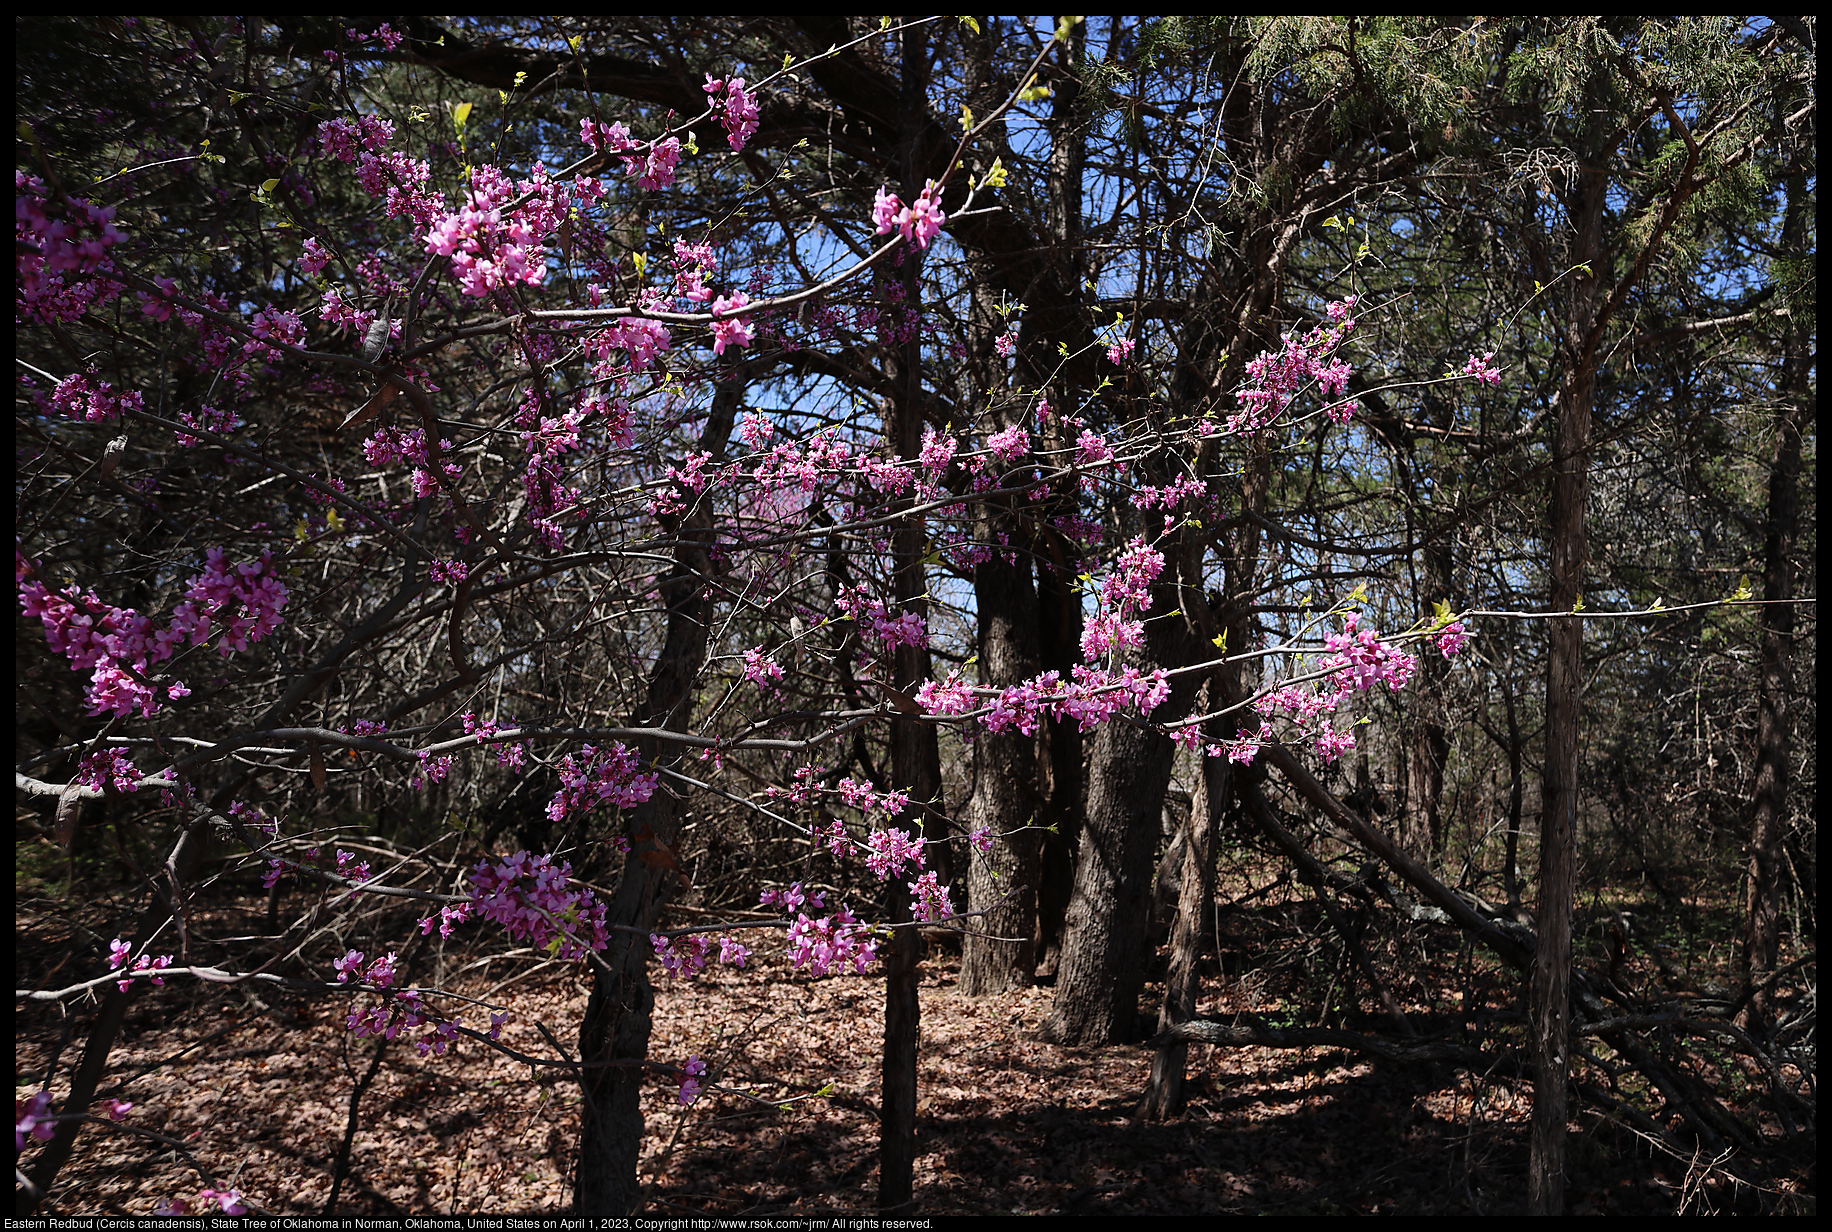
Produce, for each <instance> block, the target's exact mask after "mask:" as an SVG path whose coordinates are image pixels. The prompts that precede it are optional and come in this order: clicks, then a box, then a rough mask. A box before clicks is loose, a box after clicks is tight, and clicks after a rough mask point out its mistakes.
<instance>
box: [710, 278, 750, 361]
mask: <svg viewBox="0 0 1832 1232" xmlns="http://www.w3.org/2000/svg"><path fill="white" fill-rule="evenodd" d="M750 302H751V297H750V296H748V295H746V294H745V293H744V292H742V291H733V292H732V293H731V294H730V295H721V296H720V297H719V298H718V299H715V300H714V301H713V302H712V315H713V322H712V353H713V354H714V355H723V354H725V348H726V347H728V346H738V347H747V346H749V345H751V325H750V320H749V318H747V317H732V316H731V315H730V314H731V313H734V312H742V311H743V310H744V308H745V306H746V305H747V304H749V303H750Z"/></svg>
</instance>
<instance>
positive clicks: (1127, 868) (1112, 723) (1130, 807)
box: [1041, 535, 1196, 1044]
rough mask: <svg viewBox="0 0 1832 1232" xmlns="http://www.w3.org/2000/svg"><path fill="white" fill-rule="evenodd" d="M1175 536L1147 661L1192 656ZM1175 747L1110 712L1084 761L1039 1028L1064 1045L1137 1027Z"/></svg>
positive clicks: (1117, 1038)
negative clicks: (1078, 819) (1052, 986)
mask: <svg viewBox="0 0 1832 1232" xmlns="http://www.w3.org/2000/svg"><path fill="white" fill-rule="evenodd" d="M1178 538H1179V536H1177V535H1173V536H1167V537H1166V539H1165V540H1163V541H1161V542H1162V544H1163V547H1164V549H1165V569H1164V574H1163V575H1160V578H1159V580H1158V582H1156V583H1154V584H1153V586H1152V591H1151V593H1152V605H1151V610H1150V611H1149V612H1148V613H1147V616H1146V621H1145V655H1146V663H1147V666H1165V667H1176V666H1179V665H1181V664H1183V663H1187V662H1189V661H1190V659H1189V655H1190V645H1189V643H1190V641H1191V639H1190V637H1189V635H1188V632H1187V630H1186V627H1185V625H1184V623H1183V622H1184V617H1183V616H1181V615H1172V613H1173V612H1176V611H1180V610H1188V607H1189V606H1190V605H1188V604H1185V603H1183V602H1181V601H1180V600H1181V598H1182V594H1181V592H1182V587H1181V586H1180V585H1178V579H1179V578H1180V576H1181V573H1182V562H1181V561H1180V559H1179V557H1180V555H1181V553H1180V551H1179V549H1178V543H1177V542H1176V541H1177V540H1178ZM1195 686H1196V682H1195V680H1194V679H1193V678H1192V677H1190V676H1183V677H1177V678H1173V681H1172V686H1171V691H1170V695H1169V696H1168V697H1167V698H1166V699H1165V700H1164V702H1163V703H1162V704H1161V705H1160V706H1159V707H1158V708H1157V709H1156V710H1154V711H1153V712H1152V714H1151V718H1152V719H1153V720H1155V721H1157V722H1164V721H1166V720H1171V719H1176V718H1180V717H1182V716H1183V715H1184V714H1186V713H1187V712H1188V710H1189V704H1190V701H1191V699H1192V696H1193V694H1194V692H1195ZM1175 752H1176V746H1175V745H1174V744H1172V743H1171V739H1170V737H1169V736H1166V735H1164V734H1163V733H1162V732H1159V731H1155V730H1153V729H1152V728H1150V727H1146V726H1143V725H1140V724H1137V723H1134V722H1129V721H1127V720H1126V719H1124V718H1121V717H1119V716H1115V717H1114V718H1111V719H1109V720H1107V721H1106V722H1105V723H1102V724H1101V725H1100V728H1099V730H1098V731H1097V732H1096V733H1095V736H1094V748H1093V750H1092V751H1091V752H1090V754H1089V759H1088V760H1089V764H1088V808H1087V816H1086V820H1085V822H1084V824H1083V828H1082V836H1081V855H1080V857H1079V859H1077V860H1076V863H1075V889H1074V895H1073V897H1072V898H1071V899H1070V900H1069V909H1068V915H1067V921H1066V927H1065V929H1064V937H1063V949H1062V966H1061V968H1060V970H1059V971H1058V972H1057V984H1056V999H1055V1002H1054V1004H1053V1005H1052V1006H1051V1008H1050V1015H1049V1017H1048V1018H1047V1019H1045V1021H1044V1023H1043V1026H1042V1028H1041V1030H1042V1033H1043V1035H1044V1036H1045V1037H1046V1038H1048V1039H1052V1040H1055V1041H1056V1042H1058V1043H1063V1044H1105V1043H1123V1042H1125V1041H1127V1040H1129V1039H1131V1038H1132V1037H1133V1035H1134V1032H1135V1030H1136V1027H1137V1018H1138V1008H1139V991H1140V989H1141V988H1142V987H1143V986H1144V983H1145V964H1146V960H1147V958H1148V957H1149V955H1148V953H1147V946H1146V940H1147V937H1148V935H1149V931H1150V926H1151V891H1152V872H1153V870H1154V869H1155V867H1156V858H1157V845H1158V834H1159V830H1160V827H1161V824H1162V823H1161V820H1160V819H1161V817H1162V815H1163V811H1164V793H1165V790H1166V789H1167V788H1168V787H1169V786H1170V769H1171V762H1172V759H1173V755H1174V754H1175Z"/></svg>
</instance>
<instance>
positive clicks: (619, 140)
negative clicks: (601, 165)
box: [579, 119, 681, 190]
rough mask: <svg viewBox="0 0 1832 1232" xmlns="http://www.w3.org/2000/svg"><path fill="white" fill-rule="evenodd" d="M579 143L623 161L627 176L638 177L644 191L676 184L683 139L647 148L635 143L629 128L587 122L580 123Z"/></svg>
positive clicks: (652, 144)
mask: <svg viewBox="0 0 1832 1232" xmlns="http://www.w3.org/2000/svg"><path fill="white" fill-rule="evenodd" d="M579 140H580V141H582V142H584V143H585V145H586V146H587V147H588V148H589V149H591V150H592V151H593V152H595V153H599V154H614V155H616V156H617V157H618V158H620V159H622V160H623V173H624V174H625V175H634V176H635V177H636V183H637V184H638V185H639V186H640V187H643V188H647V189H650V190H654V189H658V188H667V187H668V186H669V185H671V184H673V183H674V169H675V167H676V166H677V165H678V164H679V163H680V161H681V143H680V140H679V138H676V137H667V138H664V139H663V140H661V141H652V142H650V143H649V144H648V146H647V147H644V145H643V144H642V143H641V142H639V141H635V140H632V139H631V137H630V129H629V126H628V125H627V124H622V123H618V124H604V123H601V122H599V121H597V120H592V119H585V120H581V121H579ZM645 149H646V152H641V151H644V150H645Z"/></svg>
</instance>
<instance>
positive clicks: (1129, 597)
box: [1081, 537, 1164, 659]
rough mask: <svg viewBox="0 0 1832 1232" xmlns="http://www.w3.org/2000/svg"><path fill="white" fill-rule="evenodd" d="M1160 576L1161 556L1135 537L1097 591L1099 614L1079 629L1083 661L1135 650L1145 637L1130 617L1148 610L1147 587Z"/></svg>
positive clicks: (1143, 628) (1138, 625)
mask: <svg viewBox="0 0 1832 1232" xmlns="http://www.w3.org/2000/svg"><path fill="white" fill-rule="evenodd" d="M1162 572H1164V554H1163V553H1162V552H1160V551H1158V550H1157V549H1156V548H1154V547H1152V546H1151V545H1150V544H1149V543H1147V542H1145V540H1144V539H1143V538H1142V537H1135V538H1134V539H1133V540H1132V542H1131V543H1129V544H1127V545H1126V551H1125V552H1124V553H1122V554H1121V555H1120V558H1119V559H1118V560H1117V561H1115V562H1114V563H1113V568H1112V569H1110V570H1109V571H1108V573H1107V577H1106V580H1105V581H1103V582H1102V583H1101V588H1100V598H1099V603H1100V610H1099V612H1098V613H1097V614H1096V615H1095V616H1094V617H1093V618H1092V619H1090V620H1089V621H1088V622H1087V623H1086V625H1084V626H1083V628H1082V633H1081V653H1082V656H1083V657H1084V658H1087V659H1099V658H1101V657H1102V656H1104V655H1107V654H1110V653H1116V652H1124V651H1125V650H1127V649H1129V648H1131V647H1133V646H1137V645H1138V644H1139V643H1140V642H1141V641H1142V640H1143V639H1144V636H1145V625H1144V622H1143V621H1140V620H1135V619H1132V616H1133V614H1134V613H1136V612H1138V611H1140V610H1141V609H1143V608H1146V607H1148V606H1150V603H1151V584H1152V583H1153V582H1154V581H1156V580H1157V578H1158V575H1159V574H1160V573H1162Z"/></svg>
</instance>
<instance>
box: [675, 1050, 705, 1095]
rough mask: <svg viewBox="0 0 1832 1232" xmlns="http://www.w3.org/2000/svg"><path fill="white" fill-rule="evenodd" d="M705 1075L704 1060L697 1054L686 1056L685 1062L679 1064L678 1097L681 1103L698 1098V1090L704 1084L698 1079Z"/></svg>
mask: <svg viewBox="0 0 1832 1232" xmlns="http://www.w3.org/2000/svg"><path fill="white" fill-rule="evenodd" d="M705 1076H706V1062H704V1061H702V1060H700V1058H699V1057H698V1056H691V1057H688V1058H687V1064H685V1065H683V1066H681V1092H680V1095H679V1097H678V1098H679V1099H680V1101H681V1103H682V1104H683V1105H685V1104H691V1103H692V1102H693V1101H694V1100H696V1099H698V1098H700V1091H701V1090H702V1089H703V1088H704V1086H705V1085H706V1084H705V1083H703V1082H701V1081H700V1080H701V1079H702V1078H704V1077H705Z"/></svg>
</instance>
